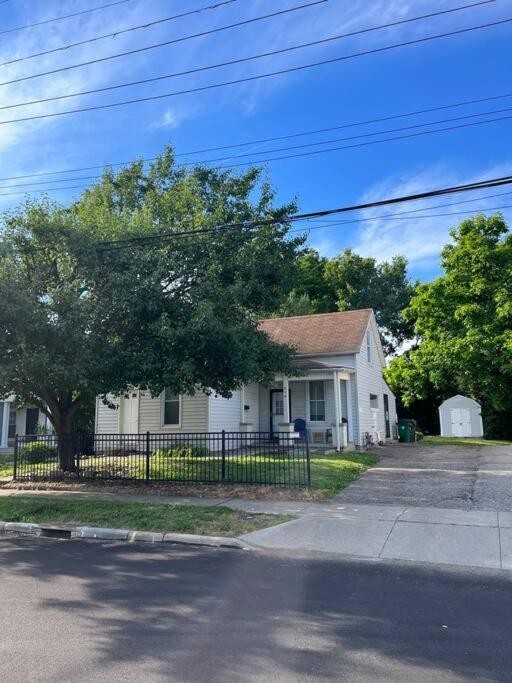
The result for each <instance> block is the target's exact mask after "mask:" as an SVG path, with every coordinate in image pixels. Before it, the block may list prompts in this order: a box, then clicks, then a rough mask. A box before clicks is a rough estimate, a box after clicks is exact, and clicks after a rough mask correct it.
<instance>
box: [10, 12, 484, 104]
mask: <svg viewBox="0 0 512 683" xmlns="http://www.w3.org/2000/svg"><path fill="white" fill-rule="evenodd" d="M124 1H127V0H124ZM495 1H496V0H479V2H474V3H471V4H469V5H461V6H460V7H454V8H452V9H448V10H442V11H438V12H431V13H429V14H423V15H420V16H417V17H411V18H409V19H401V20H399V21H394V22H391V23H387V24H381V25H380V26H372V27H370V28H364V29H360V30H358V31H351V32H350V33H344V34H341V35H338V36H333V37H331V38H325V39H323V40H317V41H313V42H310V43H304V44H302V45H297V46H294V47H290V48H285V49H283V50H275V51H272V52H267V53H262V54H260V55H255V56H252V57H246V58H243V59H241V60H233V61H230V62H225V63H222V64H217V65H211V66H208V67H201V68H199V69H192V70H190V71H186V72H183V73H175V74H170V75H167V76H160V77H158V78H154V79H146V80H145V81H137V82H135V83H132V84H127V85H138V84H140V83H149V82H151V81H153V80H159V79H162V78H173V77H175V76H182V75H186V74H189V73H197V71H204V70H207V69H216V68H219V67H221V66H227V65H231V64H239V63H240V62H245V61H249V60H252V59H260V58H262V57H268V56H272V55H276V54H281V53H284V52H289V51H291V50H298V49H302V48H305V47H311V46H313V45H319V44H322V43H326V42H330V41H333V40H341V39H343V38H349V37H353V36H357V35H362V34H364V33H370V32H372V31H378V30H381V29H385V28H391V27H393V26H399V25H403V24H409V23H411V22H415V21H421V20H423V19H429V18H432V17H436V16H440V15H443V14H450V13H453V12H460V11H462V10H466V9H472V8H474V7H479V6H480V5H488V4H490V3H493V2H495ZM231 2H235V0H231ZM323 2H326V0H316V2H314V3H312V4H322V3H323ZM281 13H284V11H283V12H281ZM245 23H250V22H238V23H237V24H232V25H230V26H228V27H225V28H224V29H222V30H226V28H234V27H235V26H242V25H243V24H245ZM218 30H219V29H214V30H211V31H204V32H202V33H196V34H193V35H190V36H183V37H181V38H173V39H172V40H166V41H163V42H160V43H154V44H152V45H145V46H144V47H139V48H134V49H132V50H127V51H125V52H117V53H116V54H113V55H108V56H106V57H97V58H96V59H90V60H88V61H86V62H80V63H78V64H70V65H68V66H63V67H59V68H58V69H51V70H50V71H42V72H40V73H37V74H30V75H29V76H22V77H20V78H15V79H12V80H10V81H4V82H3V83H0V86H4V85H12V84H13V83H21V82H22V81H27V80H32V79H34V78H41V77H42V76H50V75H53V74H56V73H61V72H62V71H69V70H70V69H78V68H81V67H83V66H90V65H91V64H99V63H101V62H106V61H109V60H111V59H117V58H119V57H127V56H130V55H134V54H139V53H141V52H147V51H148V50H154V49H156V48H160V47H165V46H169V45H175V44H177V43H181V42H184V41H187V40H191V39H192V38H197V37H199V36H204V35H208V34H209V33H215V32H216V31H218ZM114 87H118V88H119V87H127V86H126V85H119V86H111V88H105V89H112V88H114ZM105 89H103V88H102V89H99V90H96V91H94V92H101V91H103V90H105ZM79 94H89V93H75V95H69V97H75V96H78V95H79ZM52 99H53V98H52ZM56 99H58V98H56ZM41 101H47V100H41ZM19 106H21V105H19Z"/></svg>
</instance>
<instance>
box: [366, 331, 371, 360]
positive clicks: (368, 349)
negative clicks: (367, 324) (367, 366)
mask: <svg viewBox="0 0 512 683" xmlns="http://www.w3.org/2000/svg"><path fill="white" fill-rule="evenodd" d="M366 353H367V356H368V363H371V362H372V333H371V332H370V330H367V332H366Z"/></svg>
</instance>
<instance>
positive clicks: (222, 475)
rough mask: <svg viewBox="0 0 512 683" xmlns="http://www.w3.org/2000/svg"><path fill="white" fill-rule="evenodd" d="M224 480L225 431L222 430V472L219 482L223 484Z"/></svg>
mask: <svg viewBox="0 0 512 683" xmlns="http://www.w3.org/2000/svg"><path fill="white" fill-rule="evenodd" d="M225 479H226V430H225V429H223V430H222V471H221V481H222V483H224V481H225Z"/></svg>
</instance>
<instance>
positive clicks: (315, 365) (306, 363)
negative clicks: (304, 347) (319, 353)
mask: <svg viewBox="0 0 512 683" xmlns="http://www.w3.org/2000/svg"><path fill="white" fill-rule="evenodd" d="M292 365H293V366H294V367H295V368H298V369H300V370H343V371H344V372H354V368H346V367H343V366H342V365H332V364H328V363H320V361H317V360H311V359H309V358H295V359H294V360H293V361H292Z"/></svg>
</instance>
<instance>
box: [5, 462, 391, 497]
mask: <svg viewBox="0 0 512 683" xmlns="http://www.w3.org/2000/svg"><path fill="white" fill-rule="evenodd" d="M377 460H378V457H377V456H376V455H375V454H373V453H366V452H365V453H360V452H346V453H330V454H328V455H323V456H316V455H313V456H311V480H312V489H313V497H315V498H329V497H332V496H333V495H335V494H336V493H338V491H340V490H341V489H343V488H344V487H345V486H347V485H348V484H350V482H351V481H353V480H354V479H357V477H358V476H359V475H360V474H362V473H363V472H364V471H365V470H367V469H368V468H369V467H372V466H373V465H375V463H376V462H377ZM80 469H81V473H82V476H83V477H84V480H87V479H90V480H96V481H101V480H105V479H111V480H115V479H120V480H122V479H132V480H135V481H137V480H140V481H145V476H146V469H145V458H144V456H143V455H137V454H132V455H127V456H118V457H115V458H110V459H109V460H108V461H105V460H104V459H102V458H99V457H96V456H92V457H88V458H81V461H80ZM0 471H1V472H2V473H3V476H11V475H12V465H7V466H5V467H4V470H3V471H2V470H0ZM52 473H53V475H54V477H55V476H57V475H58V474H59V470H58V462H57V460H56V459H55V460H54V461H52V462H49V463H43V464H41V465H32V466H25V465H22V464H20V465H19V467H18V474H19V476H23V475H28V474H31V475H35V476H36V477H38V476H39V477H41V479H44V476H48V475H50V477H51V475H52ZM290 477H292V478H293V481H294V482H295V483H296V484H300V483H301V482H302V483H303V484H304V485H305V484H306V482H307V467H306V460H305V458H295V459H294V460H293V463H292V464H290V463H289V462H288V460H287V459H286V458H283V457H278V456H261V457H260V456H257V455H254V456H251V458H250V460H248V461H245V462H244V461H243V460H236V459H230V458H228V459H227V460H226V466H225V479H224V483H225V484H226V485H231V484H237V485H238V484H241V485H243V484H244V483H247V484H252V483H256V484H259V485H261V486H265V485H271V484H277V485H279V484H281V485H284V484H286V483H288V482H289V481H290ZM150 479H151V480H152V481H154V482H156V481H162V482H169V483H172V482H173V481H179V482H182V483H185V484H190V485H192V486H193V485H194V484H200V483H202V482H211V483H214V484H215V483H218V484H220V483H221V479H222V477H221V462H220V459H219V458H218V457H211V456H205V457H197V458H185V459H182V458H178V457H173V458H170V457H166V458H164V457H154V458H152V461H151V467H150ZM267 497H269V496H267Z"/></svg>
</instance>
